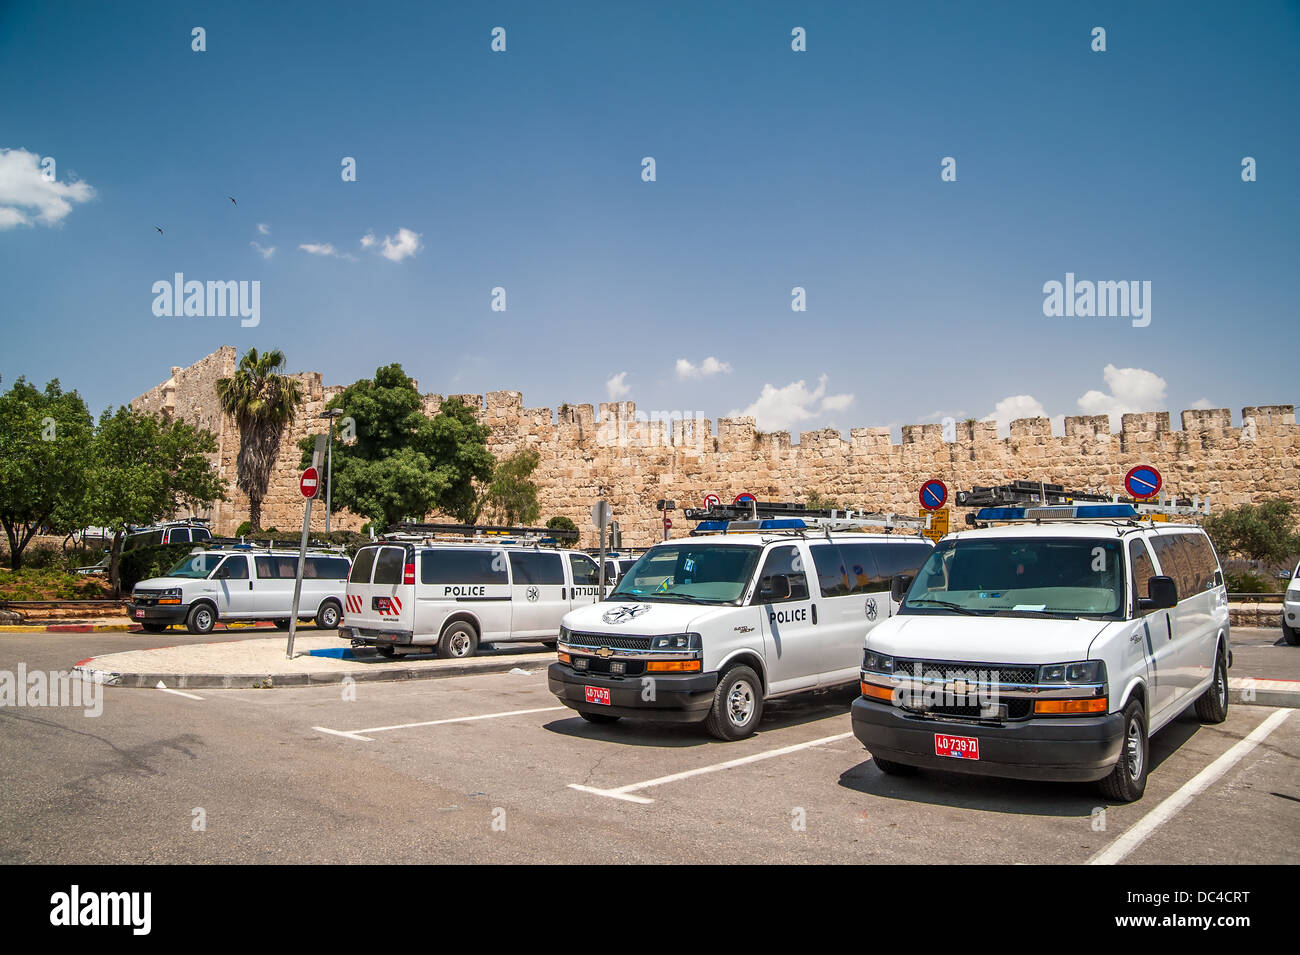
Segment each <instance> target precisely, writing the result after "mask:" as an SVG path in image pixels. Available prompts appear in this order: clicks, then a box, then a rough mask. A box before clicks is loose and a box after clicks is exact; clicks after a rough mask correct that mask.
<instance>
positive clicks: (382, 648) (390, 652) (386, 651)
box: [375, 643, 397, 658]
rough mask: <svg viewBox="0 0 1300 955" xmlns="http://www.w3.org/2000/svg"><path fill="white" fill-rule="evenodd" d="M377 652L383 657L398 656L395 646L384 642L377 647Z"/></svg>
mask: <svg viewBox="0 0 1300 955" xmlns="http://www.w3.org/2000/svg"><path fill="white" fill-rule="evenodd" d="M375 652H376V653H378V654H379V655H380V656H381V657H390V658H391V657H395V656H397V650H396V649H395V648H394V647H390V646H388V645H386V644H382V643H381V644H379V645H378V646H376V647H375Z"/></svg>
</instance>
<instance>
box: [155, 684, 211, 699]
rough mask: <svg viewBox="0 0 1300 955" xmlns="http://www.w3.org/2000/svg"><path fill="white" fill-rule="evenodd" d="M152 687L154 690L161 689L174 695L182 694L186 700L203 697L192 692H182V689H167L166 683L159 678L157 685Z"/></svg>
mask: <svg viewBox="0 0 1300 955" xmlns="http://www.w3.org/2000/svg"><path fill="white" fill-rule="evenodd" d="M154 689H155V690H162V691H163V692H164V693H174V694H175V695H176V696H183V697H185V698H186V699H187V700H201V699H203V697H201V696H195V695H194V694H193V693H184V692H182V691H180V690H172V689H168V687H167V685H166V684H165V683H163V681H162V680H159V681H158V685H157V686H156V687H154Z"/></svg>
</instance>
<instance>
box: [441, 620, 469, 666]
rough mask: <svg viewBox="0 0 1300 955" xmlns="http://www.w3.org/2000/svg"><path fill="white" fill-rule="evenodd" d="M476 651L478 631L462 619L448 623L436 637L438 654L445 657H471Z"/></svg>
mask: <svg viewBox="0 0 1300 955" xmlns="http://www.w3.org/2000/svg"><path fill="white" fill-rule="evenodd" d="M477 652H478V633H477V632H476V631H475V630H474V628H473V627H471V626H470V625H469V624H467V623H466V622H465V621H463V620H457V621H456V622H455V623H452V624H448V625H447V629H446V630H444V631H442V636H440V637H439V638H438V656H440V657H443V658H444V659H446V658H451V657H454V658H457V659H460V658H462V657H472V656H473V655H474V654H475V653H477Z"/></svg>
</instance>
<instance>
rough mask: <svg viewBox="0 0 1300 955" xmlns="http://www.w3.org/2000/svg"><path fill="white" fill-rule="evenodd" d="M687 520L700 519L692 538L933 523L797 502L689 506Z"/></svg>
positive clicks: (914, 526)
mask: <svg viewBox="0 0 1300 955" xmlns="http://www.w3.org/2000/svg"><path fill="white" fill-rule="evenodd" d="M684 513H685V515H686V518H687V520H692V521H698V522H699V523H698V524H697V525H696V527H695V530H693V531H691V536H692V537H698V536H701V535H704V534H763V533H777V534H780V533H792V534H799V533H806V532H809V531H818V532H824V533H830V532H831V531H840V530H860V529H863V528H867V527H878V528H884V529H885V530H886V531H891V530H893V529H894V528H895V527H902V528H907V529H909V530H915V531H917V532H920V531H921V530H922V529H924V528H928V527H929V526H930V517H929V515H926V516H925V517H910V516H905V515H902V514H882V513H867V512H865V511H838V510H834V509H831V508H824V509H823V508H808V507H801V506H800V505H798V504H777V503H771V502H762V501H754V502H750V503H746V504H718V505H714V506H713V507H709V508H687V509H686V510H685V512H684Z"/></svg>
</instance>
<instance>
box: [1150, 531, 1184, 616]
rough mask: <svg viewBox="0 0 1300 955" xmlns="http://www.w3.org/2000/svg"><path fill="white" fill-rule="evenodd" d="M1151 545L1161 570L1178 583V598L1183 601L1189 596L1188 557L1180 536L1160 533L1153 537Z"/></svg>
mask: <svg viewBox="0 0 1300 955" xmlns="http://www.w3.org/2000/svg"><path fill="white" fill-rule="evenodd" d="M1151 547H1152V549H1153V550H1155V552H1156V560H1158V561H1160V572H1161V573H1162V574H1163V575H1164V576H1166V577H1172V578H1173V579H1174V583H1175V584H1177V585H1178V599H1179V600H1180V601H1181V600H1182V599H1183V598H1185V597H1187V596H1189V594H1188V590H1187V584H1188V578H1189V577H1190V574H1189V572H1188V571H1189V568H1188V566H1187V557H1186V553H1185V551H1184V550H1183V548H1182V546H1181V545H1180V544H1179V543H1178V538H1177V537H1175V536H1174V535H1173V534H1158V535H1156V536H1155V537H1153V538H1151Z"/></svg>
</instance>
